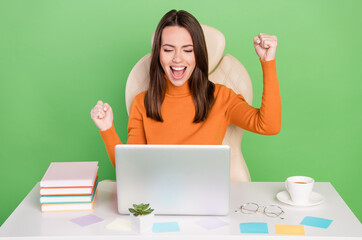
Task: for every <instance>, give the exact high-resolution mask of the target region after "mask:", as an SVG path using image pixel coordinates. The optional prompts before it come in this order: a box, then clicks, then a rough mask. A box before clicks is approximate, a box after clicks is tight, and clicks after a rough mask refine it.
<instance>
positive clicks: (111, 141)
mask: <svg viewBox="0 0 362 240" xmlns="http://www.w3.org/2000/svg"><path fill="white" fill-rule="evenodd" d="M100 133H101V137H102V139H103V142H104V145H105V146H106V150H107V153H108V156H109V159H110V160H111V163H112V165H113V166H114V167H116V164H115V156H114V148H115V147H116V145H117V144H122V142H121V140H120V139H119V137H118V135H117V133H116V130H115V129H114V126H113V124H112V127H111V128H110V129H108V130H106V131H100Z"/></svg>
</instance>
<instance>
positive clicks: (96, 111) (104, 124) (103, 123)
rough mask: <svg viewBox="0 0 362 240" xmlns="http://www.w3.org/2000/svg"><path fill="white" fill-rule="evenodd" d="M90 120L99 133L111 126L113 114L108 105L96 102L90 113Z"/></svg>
mask: <svg viewBox="0 0 362 240" xmlns="http://www.w3.org/2000/svg"><path fill="white" fill-rule="evenodd" d="M90 114H91V118H92V119H93V121H94V123H95V124H96V126H97V127H98V128H99V130H101V131H105V130H108V129H110V128H111V127H112V124H113V112H112V108H111V106H109V104H108V103H103V102H102V101H98V102H97V104H96V105H95V106H94V108H93V109H92V111H91V113H90Z"/></svg>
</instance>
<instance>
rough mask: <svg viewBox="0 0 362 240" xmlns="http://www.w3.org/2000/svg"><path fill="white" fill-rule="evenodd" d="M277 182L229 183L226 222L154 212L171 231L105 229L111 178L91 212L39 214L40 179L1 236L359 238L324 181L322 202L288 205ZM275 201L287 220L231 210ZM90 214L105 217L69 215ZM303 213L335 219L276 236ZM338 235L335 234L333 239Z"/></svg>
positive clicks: (112, 201)
mask: <svg viewBox="0 0 362 240" xmlns="http://www.w3.org/2000/svg"><path fill="white" fill-rule="evenodd" d="M283 185H284V184H283V183H279V182H265V183H264V182H251V183H232V184H231V196H230V199H231V201H230V214H229V215H228V216H225V217H219V218H220V219H221V220H223V221H226V222H228V223H229V224H230V225H228V226H224V227H221V228H217V229H214V230H206V229H204V228H202V227H201V226H199V225H197V224H196V223H195V222H196V221H198V220H201V219H205V218H208V216H156V217H155V222H170V221H176V222H178V224H179V226H180V229H181V231H180V232H175V233H152V232H151V231H149V232H146V233H142V234H139V233H136V232H132V231H127V232H122V231H115V230H109V229H107V228H106V226H107V225H108V224H109V223H111V222H113V221H114V220H115V219H116V218H128V217H129V216H126V215H119V214H118V212H117V204H116V188H115V182H100V183H99V186H98V191H99V192H98V198H97V200H96V205H95V210H94V211H93V212H68V213H42V212H41V211H40V203H39V184H36V185H35V187H34V188H33V190H32V191H31V192H30V193H29V194H28V195H27V196H26V198H25V199H24V200H23V202H22V203H21V204H20V205H19V206H18V208H16V210H15V211H14V212H13V213H12V214H11V216H10V217H9V218H8V219H7V220H6V222H5V223H4V224H3V225H2V226H1V228H0V239H1V240H2V239H12V240H15V239H331V238H332V239H337V238H338V239H362V225H361V223H360V222H359V221H358V219H357V218H356V217H355V216H354V214H353V213H352V212H351V210H350V209H349V208H348V206H347V205H346V204H345V203H344V201H343V199H342V198H341V197H340V196H339V195H338V193H337V192H336V191H335V189H334V188H333V186H332V185H331V184H330V183H328V182H318V183H316V184H315V188H314V191H315V192H318V193H320V194H322V195H323V196H324V197H325V202H324V203H323V204H321V205H318V206H313V207H292V206H289V205H286V204H283V203H281V202H279V201H278V200H277V199H276V197H275V195H276V194H277V193H278V192H280V191H282V190H284V187H283ZM246 202H256V203H258V204H259V205H264V206H265V205H270V204H277V205H279V206H281V207H282V209H283V210H284V211H285V214H284V217H285V219H284V220H282V219H279V218H270V217H267V216H265V215H264V214H253V215H250V214H248V215H245V214H242V213H235V212H234V211H235V209H237V208H238V207H239V206H240V205H241V204H242V203H246ZM90 213H92V214H94V215H96V216H98V217H100V218H103V219H105V220H104V221H103V222H100V223H97V224H94V225H90V226H87V227H80V226H78V225H76V224H74V223H72V222H71V221H69V220H70V219H73V218H76V217H80V216H83V215H88V214H90ZM305 216H314V217H321V218H327V219H331V220H333V222H332V224H331V225H330V226H329V228H327V229H322V228H316V227H309V226H305V227H304V228H305V234H306V236H288V235H277V234H276V233H275V224H292V225H297V224H299V223H300V222H301V221H302V220H303V218H304V217H305ZM243 222H267V223H268V229H269V234H242V233H240V227H239V224H240V223H243ZM335 237H336V238H335Z"/></svg>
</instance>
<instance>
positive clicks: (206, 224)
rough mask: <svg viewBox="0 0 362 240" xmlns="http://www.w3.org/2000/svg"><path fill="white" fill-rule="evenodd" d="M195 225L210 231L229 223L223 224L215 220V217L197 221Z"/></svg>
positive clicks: (221, 221)
mask: <svg viewBox="0 0 362 240" xmlns="http://www.w3.org/2000/svg"><path fill="white" fill-rule="evenodd" d="M196 223H197V224H198V225H200V226H201V227H203V228H206V229H207V230H212V229H215V228H219V227H223V226H226V225H229V223H227V222H224V221H223V220H220V219H219V218H216V217H210V218H206V219H203V220H200V221H197V222H196Z"/></svg>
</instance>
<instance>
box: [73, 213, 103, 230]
mask: <svg viewBox="0 0 362 240" xmlns="http://www.w3.org/2000/svg"><path fill="white" fill-rule="evenodd" d="M70 221H71V222H73V223H75V224H78V225H79V226H82V227H85V226H88V225H92V224H95V223H98V222H102V221H104V219H102V218H100V217H97V216H96V215H93V214H89V215H85V216H82V217H78V218H73V219H71V220H70Z"/></svg>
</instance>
